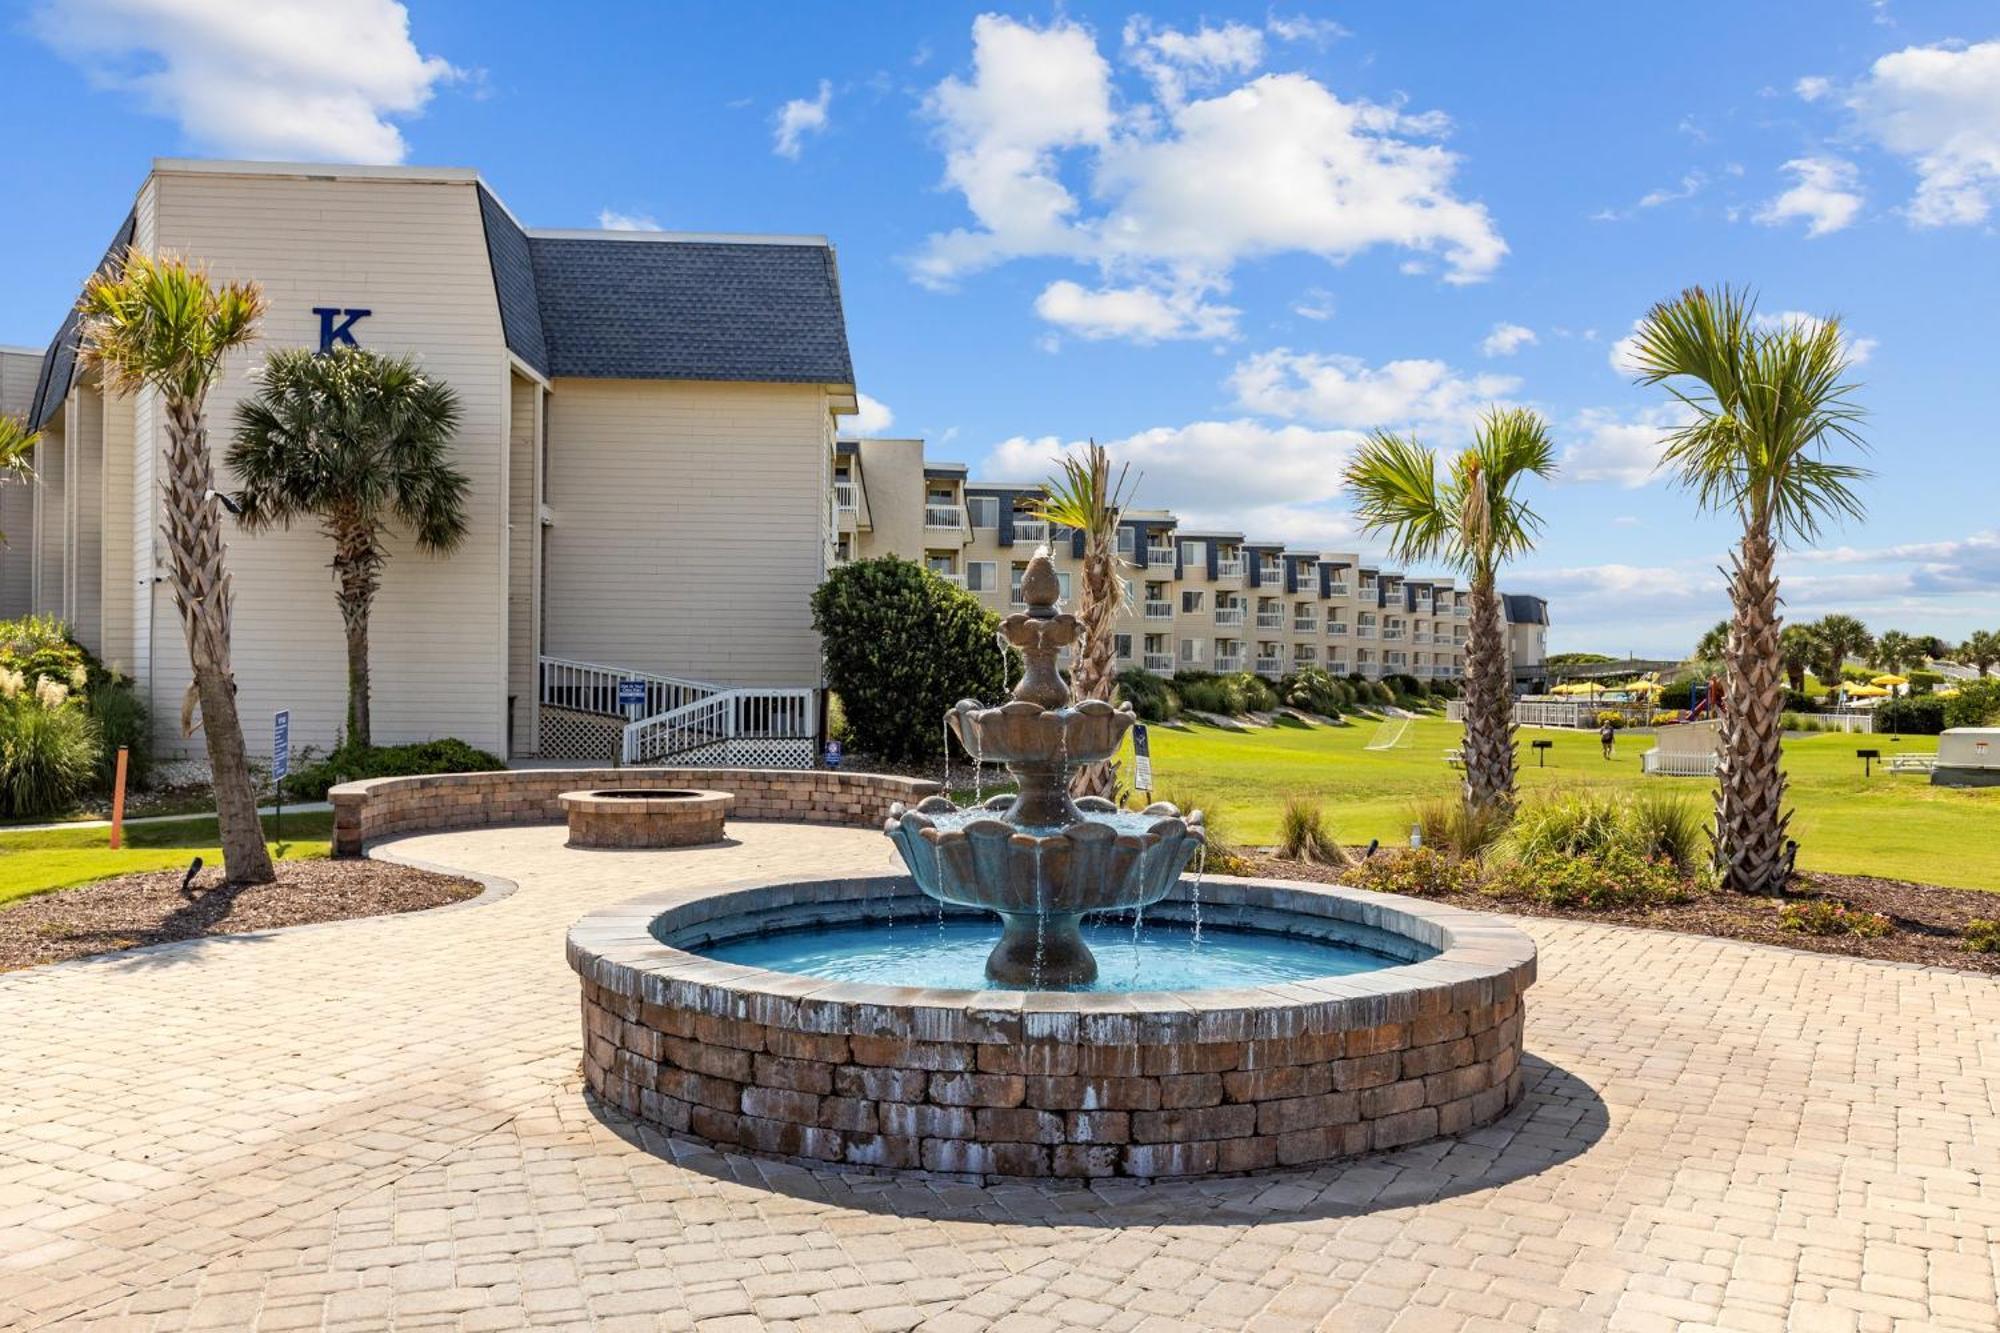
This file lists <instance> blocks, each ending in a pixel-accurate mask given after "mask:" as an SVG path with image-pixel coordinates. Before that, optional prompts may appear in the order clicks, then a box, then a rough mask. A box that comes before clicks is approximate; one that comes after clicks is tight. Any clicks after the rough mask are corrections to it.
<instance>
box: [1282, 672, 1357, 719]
mask: <svg viewBox="0 0 2000 1333" xmlns="http://www.w3.org/2000/svg"><path fill="white" fill-rule="evenodd" d="M1341 691H1342V686H1341V682H1339V681H1337V680H1335V679H1334V678H1333V677H1332V676H1331V675H1330V674H1328V673H1327V672H1326V671H1325V670H1324V669H1323V668H1320V667H1306V668H1304V669H1302V670H1300V671H1298V672H1296V673H1294V674H1292V675H1289V676H1287V677H1285V678H1284V679H1283V680H1281V681H1279V682H1278V694H1279V696H1280V697H1282V698H1283V699H1284V701H1285V702H1286V703H1287V704H1289V705H1290V706H1291V707H1293V708H1296V709H1299V710H1300V711H1302V712H1307V713H1317V714H1319V715H1320V716H1321V717H1330V718H1335V719H1338V718H1339V717H1340V710H1341V708H1342V706H1343V700H1342V698H1341Z"/></svg>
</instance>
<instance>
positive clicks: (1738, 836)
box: [1634, 287, 1866, 893]
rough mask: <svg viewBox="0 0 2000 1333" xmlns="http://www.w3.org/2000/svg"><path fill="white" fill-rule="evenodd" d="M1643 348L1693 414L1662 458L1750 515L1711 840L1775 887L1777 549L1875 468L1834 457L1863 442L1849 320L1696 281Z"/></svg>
mask: <svg viewBox="0 0 2000 1333" xmlns="http://www.w3.org/2000/svg"><path fill="white" fill-rule="evenodd" d="M1634 342H1635V344H1636V348H1635V359H1636V361H1637V363H1638V365H1639V367H1640V373H1639V380H1640V382H1641V383H1643V384H1665V385H1667V387H1668V389H1669V390H1670V391H1671V392H1672V394H1673V396H1674V397H1675V399H1677V400H1678V401H1679V403H1680V404H1681V405H1682V406H1683V407H1685V408H1686V409H1687V410H1688V411H1689V412H1690V413H1691V420H1690V423H1689V424H1688V425H1686V426H1683V427H1681V428H1679V429H1677V430H1675V431H1674V432H1673V433H1672V434H1670V435H1669V436H1668V438H1667V441H1666V446H1665V449H1664V450H1663V452H1662V454H1661V459H1660V465H1661V466H1662V467H1664V468H1669V469H1671V470H1672V471H1673V472H1674V473H1675V475H1676V477H1677V479H1678V480H1679V482H1680V484H1681V485H1682V486H1684V487H1686V488H1687V489H1688V490H1690V491H1692V492H1693V493H1694V495H1695V497H1696V499H1697V501H1698V502H1699V504H1700V506H1701V507H1702V508H1703V509H1706V510H1712V511H1731V512H1734V513H1735V514H1736V516H1737V518H1738V519H1739V520H1740V521H1741V523H1742V527H1743V536H1742V539H1741V541H1740V542H1739V543H1738V545H1737V548H1736V550H1735V551H1734V552H1733V553H1732V557H1731V570H1730V580H1729V596H1730V602H1731V605H1732V607H1733V614H1732V615H1731V617H1730V623H1729V644H1728V648H1727V651H1726V652H1725V653H1724V657H1723V669H1724V676H1725V680H1726V684H1727V698H1728V700H1729V705H1728V708H1727V710H1726V711H1725V712H1724V713H1723V719H1722V731H1721V737H1720V748H1719V762H1718V765H1717V770H1716V771H1717V778H1718V781H1717V783H1716V797H1715V845H1716V855H1717V859H1718V860H1719V862H1720V864H1721V869H1722V872H1723V877H1724V880H1725V881H1726V882H1727V883H1728V884H1729V885H1730V886H1731V887H1733V888H1736V889H1738V890H1742V891H1745V892H1751V893H1762V892H1768V891H1774V890H1777V889H1779V888H1781V887H1782V886H1783V884H1784V881H1785V878H1786V876H1787V875H1788V873H1789V871H1790V862H1789V858H1788V855H1787V852H1786V848H1785V841H1786V838H1785V830H1786V826H1787V825H1788V823H1789V822H1790V820H1791V814H1790V812H1789V811H1787V810H1785V809H1784V799H1785V785H1786V784H1785V774H1784V767H1783V751H1782V745H1783V739H1784V725H1783V717H1784V707H1785V692H1784V686H1783V678H1782V677H1783V664H1784V655H1783V653H1782V651H1781V649H1780V647H1779V630H1780V628H1781V626H1782V621H1781V619H1780V617H1779V614H1778V574H1777V554H1778V547H1779V544H1780V543H1781V542H1785V541H1788V540H1793V539H1805V540H1810V539H1811V538H1813V537H1814V536H1815V535H1816V534H1817V533H1818V531H1819V526H1820V523H1821V521H1822V520H1823V519H1825V518H1828V517H1831V516H1837V515H1852V516H1855V517H1859V516H1860V515H1861V513H1862V507H1861V502H1860V500H1859V499H1858V498H1856V496H1855V494H1854V492H1853V490H1852V489H1851V483H1853V482H1855V481H1857V480H1858V479H1860V478H1861V477H1863V476H1865V475H1866V474H1865V473H1864V472H1863V471H1862V470H1861V469H1860V468H1857V467H1854V466H1851V465H1848V464H1845V463H1836V462H1831V461H1829V460H1828V459H1827V457H1826V451H1827V446H1828V445H1829V444H1830V443H1832V442H1836V441H1845V442H1848V443H1853V444H1859V443H1860V436H1859V434H1858V431H1857V427H1858V423H1859V421H1860V418H1861V412H1860V409H1859V408H1857V407H1855V406H1854V405H1853V403H1852V401H1851V395H1852V393H1853V386H1851V385H1850V384H1849V383H1848V382H1847V379H1846V376H1847V372H1848V369H1849V366H1850V362H1849V358H1848V353H1847V350H1846V346H1845V343H1844V341H1843V339H1842V334H1841V327H1840V321H1839V320H1838V319H1831V318H1830V319H1826V320H1822V321H1819V322H1817V323H1808V322H1805V321H1797V320H1786V321H1781V322H1780V323H1778V324H1776V325H1770V324H1761V325H1760V324H1759V322H1758V321H1757V317H1756V307H1755V303H1754V301H1752V299H1751V298H1750V296H1749V294H1748V293H1747V292H1743V291H1739V290H1734V289H1731V288H1728V287H1724V288H1722V289H1720V290H1717V291H1713V292H1711V291H1707V290H1704V289H1702V288H1700V287H1693V288H1689V289H1688V290H1687V291H1685V292H1683V293H1682V294H1681V295H1680V296H1679V297H1677V298H1675V299H1674V300H1671V301H1667V302H1664V303H1662V304H1660V305H1656V306H1654V307H1653V309H1652V310H1651V311H1649V312H1648V313H1647V315H1646V318H1645V319H1644V320H1643V321H1641V323H1640V326H1639V329H1638V332H1637V333H1636V334H1635V335H1634Z"/></svg>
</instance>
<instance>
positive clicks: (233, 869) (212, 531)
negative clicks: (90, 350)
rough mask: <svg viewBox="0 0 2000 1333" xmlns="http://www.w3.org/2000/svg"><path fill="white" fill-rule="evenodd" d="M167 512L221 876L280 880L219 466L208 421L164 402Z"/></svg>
mask: <svg viewBox="0 0 2000 1333" xmlns="http://www.w3.org/2000/svg"><path fill="white" fill-rule="evenodd" d="M166 424H167V460H166V461H167V467H166V477H165V485H166V492H167V495H166V499H167V503H166V509H165V522H164V524H163V528H162V531H163V534H164V535H165V537H166V539H167V558H168V566H169V569H170V572H171V573H172V576H173V590H174V606H175V607H176V608H177V609H178V610H179V611H180V616H181V630H182V633H183V634H184V635H185V636H186V638H187V648H188V662H189V664H190V666H191V667H192V668H193V671H194V687H195V693H196V695H197V696H198V697H199V698H200V700H201V722H202V726H201V730H202V738H203V740H204V741H205V743H206V744H207V747H208V763H209V768H210V769H211V770H212V772H213V774H214V784H215V818H216V824H217V826H218V828H219V830H220V833H221V840H222V863H223V874H224V876H225V878H226V879H227V880H228V882H229V883H231V884H269V883H270V882H271V881H272V880H274V879H276V878H277V873H276V872H275V871H274V870H273V869H272V868H271V853H270V850H269V849H268V848H267V847H266V846H265V845H264V826H263V824H262V823H261V822H260V821H259V820H258V818H257V791H256V788H255V787H254V786H253V785H252V784H251V781H250V760H249V757H248V755H247V754H246V753H245V752H244V748H243V723H242V721H241V719H240V718H239V717H238V716H237V712H236V678H235V673H234V672H233V671H232V669H231V667H230V661H229V610H230V605H229V604H230V591H229V571H228V569H227V568H226V567H225V566H224V564H223V543H222V519H221V515H220V513H219V512H218V511H219V506H218V505H217V504H216V502H215V501H214V500H212V499H210V498H209V491H210V490H211V489H213V487H214V485H215V470H214V467H213V465H212V464H211V462H210V460H209V456H208V426H207V424H206V422H205V421H204V420H203V418H202V414H201V411H200V409H199V408H198V407H196V406H195V405H194V404H192V403H187V402H174V401H171V400H170V401H169V402H168V403H167V423H166Z"/></svg>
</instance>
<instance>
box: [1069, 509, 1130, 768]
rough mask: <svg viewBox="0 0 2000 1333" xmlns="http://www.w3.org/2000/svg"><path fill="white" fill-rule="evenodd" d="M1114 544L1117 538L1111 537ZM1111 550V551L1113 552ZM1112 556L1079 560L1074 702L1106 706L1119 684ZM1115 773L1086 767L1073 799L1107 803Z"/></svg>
mask: <svg viewBox="0 0 2000 1333" xmlns="http://www.w3.org/2000/svg"><path fill="white" fill-rule="evenodd" d="M1112 537H1113V540H1114V541H1115V540H1116V534H1115V533H1114V534H1112ZM1113 549H1115V547H1114V548H1113ZM1114 560H1115V557H1114V556H1113V555H1112V554H1111V552H1110V551H1099V550H1090V551H1088V552H1087V553H1086V554H1085V556H1084V560H1083V598H1082V601H1081V603H1080V605H1079V606H1078V614H1079V618H1080V619H1081V620H1082V622H1083V639H1082V641H1081V642H1080V643H1079V644H1078V646H1077V655H1076V664H1075V666H1074V667H1073V668H1072V669H1071V671H1070V698H1071V699H1072V700H1083V699H1103V700H1105V701H1106V702H1109V701H1110V699H1111V694H1112V690H1113V689H1114V688H1115V687H1116V685H1117V683H1118V672H1117V644H1116V642H1115V641H1114V639H1113V637H1112V631H1113V630H1114V629H1115V628H1116V626H1117V623H1118V600H1119V599H1118V575H1117V571H1116V570H1115V569H1114V568H1113V567H1112V566H1113V562H1114ZM1116 783H1117V773H1116V770H1115V769H1114V768H1113V766H1112V765H1111V764H1109V763H1096V764H1084V765H1082V766H1081V767H1079V768H1078V769H1077V770H1076V773H1075V774H1074V775H1073V776H1072V777H1071V778H1070V784H1069V789H1070V794H1071V795H1072V796H1103V797H1107V798H1108V797H1110V796H1111V794H1112V791H1113V790H1114V788H1115V787H1116Z"/></svg>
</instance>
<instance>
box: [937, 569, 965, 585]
mask: <svg viewBox="0 0 2000 1333" xmlns="http://www.w3.org/2000/svg"><path fill="white" fill-rule="evenodd" d="M931 573H933V574H935V575H937V576H938V577H939V578H941V579H943V580H944V581H945V582H946V583H950V584H953V585H955V586H957V587H960V588H963V587H964V586H965V575H963V574H960V573H958V572H957V571H955V570H950V569H933V570H932V571H931Z"/></svg>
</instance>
